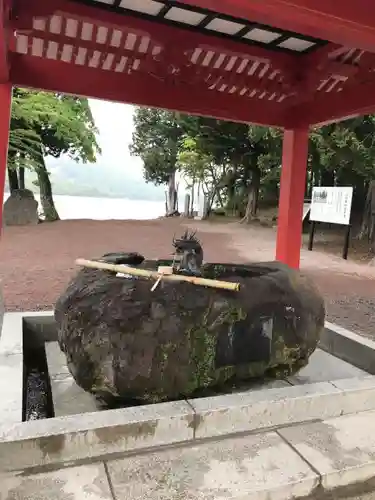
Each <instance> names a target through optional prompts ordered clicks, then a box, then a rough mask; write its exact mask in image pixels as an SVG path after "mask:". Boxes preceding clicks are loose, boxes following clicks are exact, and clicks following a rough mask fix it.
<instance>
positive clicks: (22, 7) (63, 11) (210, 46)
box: [13, 0, 294, 69]
mask: <svg viewBox="0 0 375 500" xmlns="http://www.w3.org/2000/svg"><path fill="white" fill-rule="evenodd" d="M43 9H45V10H44V13H43ZM53 14H59V15H63V16H69V17H70V18H72V19H77V20H84V21H88V22H92V23H96V24H99V25H101V26H106V27H108V28H116V29H120V30H124V29H126V30H128V31H129V30H130V31H133V32H134V33H136V34H139V35H145V36H149V37H150V38H151V39H153V41H155V42H159V43H160V44H161V45H166V44H167V45H168V44H172V45H173V46H183V47H185V46H187V45H188V46H190V47H192V48H197V47H201V48H203V49H204V50H214V51H215V50H216V51H221V52H226V53H230V54H231V55H237V56H242V57H251V58H254V59H262V60H266V61H269V62H271V63H272V65H273V66H274V69H283V68H284V67H286V66H288V65H290V64H291V63H292V62H293V60H294V56H293V55H292V54H287V53H280V52H274V51H270V50H268V49H266V48H262V47H257V46H250V45H247V44H243V43H239V42H236V41H232V40H229V39H224V38H218V37H215V36H210V35H205V34H200V33H196V32H192V31H190V30H186V29H182V28H179V27H174V26H170V25H166V24H163V23H159V22H156V21H151V20H147V19H141V18H137V17H132V16H130V15H128V14H126V15H124V14H119V13H117V12H113V11H110V10H106V9H102V8H100V7H93V6H90V5H86V4H84V3H81V2H73V1H70V0H49V1H48V2H41V1H40V0H19V1H18V2H17V7H16V11H15V13H14V16H13V18H14V28H15V29H17V30H27V29H30V28H31V24H32V18H33V17H34V16H39V17H46V18H48V17H50V16H51V15H53Z"/></svg>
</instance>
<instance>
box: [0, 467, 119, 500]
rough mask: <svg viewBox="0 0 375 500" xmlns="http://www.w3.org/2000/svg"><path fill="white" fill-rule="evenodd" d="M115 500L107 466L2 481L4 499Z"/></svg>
mask: <svg viewBox="0 0 375 500" xmlns="http://www.w3.org/2000/svg"><path fill="white" fill-rule="evenodd" d="M45 499H51V500H52V499H53V500H84V499H85V500H113V497H112V495H111V492H110V487H109V484H108V479H107V475H106V472H105V468H104V464H102V463H98V464H92V465H86V466H81V467H72V468H65V469H60V470H57V471H53V472H46V473H42V474H35V475H31V476H23V475H21V476H13V477H5V478H2V481H1V483H0V500H45Z"/></svg>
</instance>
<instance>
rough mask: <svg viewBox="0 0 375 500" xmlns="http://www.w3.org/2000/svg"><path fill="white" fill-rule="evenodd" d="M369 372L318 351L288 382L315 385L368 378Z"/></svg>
mask: <svg viewBox="0 0 375 500" xmlns="http://www.w3.org/2000/svg"><path fill="white" fill-rule="evenodd" d="M367 375H368V373H367V372H365V371H364V370H361V369H359V368H357V367H355V366H353V365H351V364H350V363H347V362H346V361H343V360H342V359H339V358H337V357H336V356H333V355H332V354H329V353H328V352H325V351H322V350H321V349H317V350H316V351H315V352H314V353H313V354H312V355H311V357H310V359H309V364H308V365H307V366H305V367H304V368H302V370H300V371H299V373H298V374H297V375H294V376H292V377H288V381H289V382H291V383H292V384H293V385H295V384H313V383H315V382H329V381H332V380H336V379H344V378H350V377H355V378H360V377H366V376H367Z"/></svg>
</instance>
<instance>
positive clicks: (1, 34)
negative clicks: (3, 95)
mask: <svg viewBox="0 0 375 500" xmlns="http://www.w3.org/2000/svg"><path fill="white" fill-rule="evenodd" d="M9 12H10V2H9V1H8V0H0V84H1V83H6V82H8V81H9V65H8V47H9Z"/></svg>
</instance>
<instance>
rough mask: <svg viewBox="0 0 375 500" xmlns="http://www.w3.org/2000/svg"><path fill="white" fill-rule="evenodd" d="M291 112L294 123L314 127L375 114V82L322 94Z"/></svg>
mask: <svg viewBox="0 0 375 500" xmlns="http://www.w3.org/2000/svg"><path fill="white" fill-rule="evenodd" d="M289 112H290V113H291V114H292V115H293V116H294V120H295V121H294V123H301V124H308V125H313V126H323V125H327V124H329V123H333V122H336V121H339V120H346V119H348V118H353V117H355V116H361V115H368V114H372V113H375V82H374V81H372V82H369V83H363V84H358V85H352V86H350V87H347V88H346V89H344V90H343V91H341V92H334V91H333V92H321V93H319V94H318V95H316V96H315V97H314V99H313V101H312V102H311V103H308V104H306V105H304V106H300V107H296V108H295V109H294V110H291V109H290V110H289Z"/></svg>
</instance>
